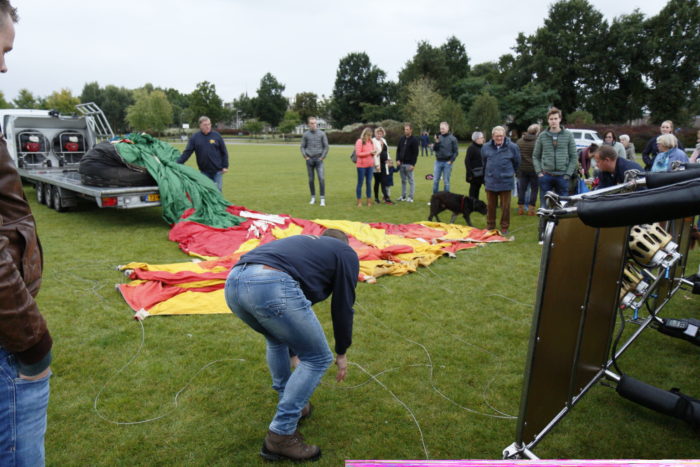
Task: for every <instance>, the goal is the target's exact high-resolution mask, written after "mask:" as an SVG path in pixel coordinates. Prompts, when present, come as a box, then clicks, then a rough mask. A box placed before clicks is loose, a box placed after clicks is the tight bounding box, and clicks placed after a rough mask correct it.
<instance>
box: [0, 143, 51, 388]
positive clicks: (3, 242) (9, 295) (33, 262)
mask: <svg viewBox="0 0 700 467" xmlns="http://www.w3.org/2000/svg"><path fill="white" fill-rule="evenodd" d="M42 266H43V258H42V253H41V246H40V244H39V238H38V237H37V235H36V224H35V222H34V217H32V211H31V209H30V208H29V203H27V199H26V198H25V196H24V191H23V190H22V182H21V181H20V178H19V174H18V173H17V170H16V168H15V165H14V163H13V162H12V160H11V159H10V155H9V153H8V151H7V145H6V142H5V139H4V138H2V139H1V140H0V346H2V347H3V348H4V349H5V350H7V351H8V352H11V353H13V354H15V356H16V357H17V360H18V363H19V369H20V372H21V373H22V374H24V375H27V376H34V375H36V374H39V373H41V372H42V371H44V370H45V369H46V367H48V366H49V364H50V362H51V345H52V340H51V335H50V334H49V330H48V328H47V327H46V321H44V318H43V317H42V316H41V313H39V308H38V307H37V304H36V301H35V300H34V299H35V297H36V295H37V294H38V293H39V286H40V284H41V271H42Z"/></svg>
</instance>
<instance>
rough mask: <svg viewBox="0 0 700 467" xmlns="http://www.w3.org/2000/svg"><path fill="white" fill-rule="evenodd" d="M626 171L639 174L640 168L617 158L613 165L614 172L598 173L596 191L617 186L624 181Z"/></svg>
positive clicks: (631, 162) (629, 161)
mask: <svg viewBox="0 0 700 467" xmlns="http://www.w3.org/2000/svg"><path fill="white" fill-rule="evenodd" d="M628 170H639V171H640V172H641V171H642V166H641V165H639V164H637V163H636V162H634V161H631V160H628V159H623V158H620V157H618V158H617V162H616V163H615V171H614V172H612V173H610V172H603V171H600V172H599V174H598V186H597V187H596V189H598V188H606V187H609V186H615V185H619V184H620V183H622V182H624V181H625V172H627V171H628Z"/></svg>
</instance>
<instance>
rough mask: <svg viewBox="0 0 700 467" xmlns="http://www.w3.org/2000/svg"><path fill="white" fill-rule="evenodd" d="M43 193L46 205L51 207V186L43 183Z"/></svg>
mask: <svg viewBox="0 0 700 467" xmlns="http://www.w3.org/2000/svg"><path fill="white" fill-rule="evenodd" d="M41 191H42V192H43V193H44V194H43V196H44V204H45V205H47V206H48V207H51V185H49V184H48V183H42V184H41Z"/></svg>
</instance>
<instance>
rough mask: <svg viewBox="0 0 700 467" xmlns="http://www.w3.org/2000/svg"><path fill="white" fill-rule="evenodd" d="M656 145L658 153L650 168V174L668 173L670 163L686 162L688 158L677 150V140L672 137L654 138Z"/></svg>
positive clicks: (669, 135)
mask: <svg viewBox="0 0 700 467" xmlns="http://www.w3.org/2000/svg"><path fill="white" fill-rule="evenodd" d="M656 145H657V147H658V148H659V153H658V154H657V155H656V158H655V159H654V164H653V165H652V167H651V171H652V172H668V171H670V170H671V163H672V162H675V161H679V162H682V163H686V162H688V156H687V155H686V154H685V152H684V151H681V150H680V149H678V140H677V139H676V137H675V136H674V135H672V134H665V135H661V136H659V137H658V138H656Z"/></svg>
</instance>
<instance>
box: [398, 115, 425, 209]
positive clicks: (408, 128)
mask: <svg viewBox="0 0 700 467" xmlns="http://www.w3.org/2000/svg"><path fill="white" fill-rule="evenodd" d="M419 144H420V142H419V141H418V138H416V137H415V136H413V126H412V125H411V124H410V123H406V124H405V125H404V126H403V136H402V137H401V139H400V140H399V145H398V147H397V148H396V164H397V165H398V167H399V175H401V198H399V201H408V202H409V203H412V202H413V196H414V195H415V192H416V183H415V180H414V178H413V171H414V169H415V168H416V161H417V160H418V147H419ZM406 183H408V184H409V186H410V189H409V195H408V196H406Z"/></svg>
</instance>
